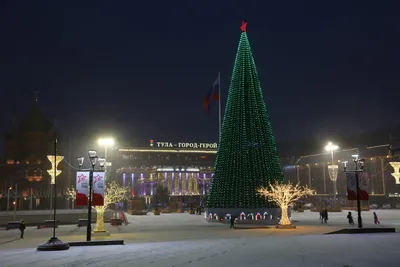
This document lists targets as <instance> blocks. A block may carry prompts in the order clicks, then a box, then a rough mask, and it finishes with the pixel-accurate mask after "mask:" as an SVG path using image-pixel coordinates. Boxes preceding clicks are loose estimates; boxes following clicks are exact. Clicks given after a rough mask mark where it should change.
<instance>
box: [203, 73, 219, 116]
mask: <svg viewBox="0 0 400 267" xmlns="http://www.w3.org/2000/svg"><path fill="white" fill-rule="evenodd" d="M220 86H221V85H220V78H219V74H218V77H217V79H215V81H214V82H213V84H212V85H211V88H210V91H209V92H208V94H207V96H206V97H205V98H204V101H203V107H204V109H205V110H206V112H207V113H208V110H209V103H210V101H211V100H215V101H219V97H220V95H219V93H220Z"/></svg>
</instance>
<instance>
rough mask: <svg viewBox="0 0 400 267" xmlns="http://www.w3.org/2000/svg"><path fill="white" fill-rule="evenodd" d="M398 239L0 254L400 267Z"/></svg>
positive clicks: (98, 260) (70, 259)
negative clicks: (399, 266)
mask: <svg viewBox="0 0 400 267" xmlns="http://www.w3.org/2000/svg"><path fill="white" fill-rule="evenodd" d="M399 246H400V238H399V235H398V234H369V235H307V236H283V237H278V236H269V237H243V238H235V239H232V238H230V239H210V240H187V241H174V242H153V243H137V244H128V245H125V246H106V247H73V248H71V249H70V250H68V251H60V252H37V251H35V250H32V249H18V250H5V251H0V257H1V266H2V267H18V266H23V267H26V266H29V267H50V266H51V267H58V266H60V267H61V266H62V267H67V266H68V267H72V266H74V267H79V266H86V267H91V266H97V267H102V266H104V267H105V266H118V267H124V266H129V267H131V266H140V267H146V266H155V267H156V266H159V267H170V266H171V267H173V266H175V267H178V266H188V267H189V266H191V267H195V266H202V267H204V266H212V267H218V266H221V267H222V266H223V267H226V266H229V267H243V266H260V267H261V266H263V267H264V266H272V267H274V266H291V267H296V266H303V267H317V266H318V267H322V266H323V267H330V266H332V267H344V266H349V267H357V266H359V267H369V266H373V267H376V266H398V261H399V257H398V252H397V250H398V249H397V248H398V247H399Z"/></svg>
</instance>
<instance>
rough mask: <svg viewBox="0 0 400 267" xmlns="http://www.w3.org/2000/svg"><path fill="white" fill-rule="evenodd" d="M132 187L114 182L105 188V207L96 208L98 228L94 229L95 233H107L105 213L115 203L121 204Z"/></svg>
mask: <svg viewBox="0 0 400 267" xmlns="http://www.w3.org/2000/svg"><path fill="white" fill-rule="evenodd" d="M130 190H131V189H130V186H126V187H124V186H121V185H120V184H118V183H117V182H115V181H113V182H111V183H109V184H107V185H106V187H105V188H104V205H103V206H94V207H93V208H94V209H96V213H97V219H96V227H95V228H94V231H93V232H94V233H101V232H106V229H105V228H104V212H105V210H106V209H107V208H108V207H109V206H110V205H111V204H115V203H119V202H121V201H122V200H124V199H125V198H126V197H127V195H128V193H129V192H130Z"/></svg>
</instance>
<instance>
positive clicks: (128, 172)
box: [115, 140, 217, 197]
mask: <svg viewBox="0 0 400 267" xmlns="http://www.w3.org/2000/svg"><path fill="white" fill-rule="evenodd" d="M216 153H217V144H216V143H172V142H155V141H152V140H151V141H150V145H149V147H136V148H119V149H118V159H117V160H116V162H115V164H116V166H117V167H116V172H117V177H118V178H117V179H119V180H120V181H122V184H123V185H125V186H128V185H129V186H130V188H131V195H132V196H144V197H150V196H152V195H153V194H154V192H155V188H156V187H157V186H159V185H163V186H164V188H168V192H169V193H170V195H171V196H173V197H177V196H201V195H206V194H208V193H209V190H210V184H211V180H212V177H213V169H214V162H215V157H216Z"/></svg>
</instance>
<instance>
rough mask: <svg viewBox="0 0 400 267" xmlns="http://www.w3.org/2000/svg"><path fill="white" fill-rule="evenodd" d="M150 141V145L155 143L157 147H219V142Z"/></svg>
mask: <svg viewBox="0 0 400 267" xmlns="http://www.w3.org/2000/svg"><path fill="white" fill-rule="evenodd" d="M152 141H153V140H151V142H150V146H151V147H153V146H154V145H153V144H155V146H156V147H161V148H164V147H165V148H195V149H196V148H200V149H217V147H218V144H217V143H172V142H152Z"/></svg>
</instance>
